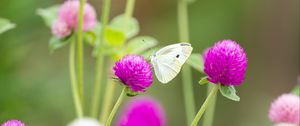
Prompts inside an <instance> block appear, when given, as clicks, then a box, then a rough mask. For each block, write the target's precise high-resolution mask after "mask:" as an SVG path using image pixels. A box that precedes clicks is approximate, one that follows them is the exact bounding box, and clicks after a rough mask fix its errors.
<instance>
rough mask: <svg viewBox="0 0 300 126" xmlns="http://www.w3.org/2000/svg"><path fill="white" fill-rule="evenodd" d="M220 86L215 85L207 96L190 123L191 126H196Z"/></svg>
mask: <svg viewBox="0 0 300 126" xmlns="http://www.w3.org/2000/svg"><path fill="white" fill-rule="evenodd" d="M220 86H221V85H220V84H215V85H214V87H213V89H212V90H211V92H210V93H209V95H208V96H207V98H206V100H205V101H204V103H203V104H202V106H201V108H200V110H199V111H198V113H197V115H196V117H195V119H194V120H193V122H192V126H197V124H198V122H199V120H200V119H201V117H202V115H203V113H204V112H205V110H206V109H207V107H208V106H209V105H210V104H211V101H212V100H213V99H214V97H215V96H216V95H217V93H218V90H219V88H220Z"/></svg>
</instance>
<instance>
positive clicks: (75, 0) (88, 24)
mask: <svg viewBox="0 0 300 126" xmlns="http://www.w3.org/2000/svg"><path fill="white" fill-rule="evenodd" d="M79 5H80V2H79V0H67V1H66V2H65V3H64V4H63V5H61V7H60V8H59V11H58V15H59V19H60V20H62V21H64V22H66V23H67V25H68V26H69V27H71V28H76V27H77V25H78V24H77V22H78V16H79ZM96 23H97V18H96V11H95V9H94V8H93V7H92V6H91V5H90V4H88V3H86V4H85V6H84V12H83V31H89V30H91V29H92V28H94V26H95V25H96Z"/></svg>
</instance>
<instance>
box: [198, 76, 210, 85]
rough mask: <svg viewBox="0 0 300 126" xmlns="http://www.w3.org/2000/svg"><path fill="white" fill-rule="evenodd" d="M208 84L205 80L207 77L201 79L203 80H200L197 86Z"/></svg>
mask: <svg viewBox="0 0 300 126" xmlns="http://www.w3.org/2000/svg"><path fill="white" fill-rule="evenodd" d="M208 83H209V81H208V80H207V77H203V78H201V80H200V81H199V84H200V85H204V84H208Z"/></svg>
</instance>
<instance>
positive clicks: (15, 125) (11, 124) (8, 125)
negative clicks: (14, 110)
mask: <svg viewBox="0 0 300 126" xmlns="http://www.w3.org/2000/svg"><path fill="white" fill-rule="evenodd" d="M1 126H26V125H25V124H24V123H23V122H21V121H19V120H8V121H6V122H5V123H3V124H2V125H1Z"/></svg>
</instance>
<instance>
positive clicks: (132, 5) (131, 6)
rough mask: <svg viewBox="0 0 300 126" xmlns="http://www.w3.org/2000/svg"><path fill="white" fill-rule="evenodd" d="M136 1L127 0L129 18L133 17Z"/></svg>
mask: <svg viewBox="0 0 300 126" xmlns="http://www.w3.org/2000/svg"><path fill="white" fill-rule="evenodd" d="M134 3H135V0H127V3H126V9H125V16H126V17H127V18H130V17H132V14H133V10H134Z"/></svg>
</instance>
